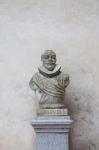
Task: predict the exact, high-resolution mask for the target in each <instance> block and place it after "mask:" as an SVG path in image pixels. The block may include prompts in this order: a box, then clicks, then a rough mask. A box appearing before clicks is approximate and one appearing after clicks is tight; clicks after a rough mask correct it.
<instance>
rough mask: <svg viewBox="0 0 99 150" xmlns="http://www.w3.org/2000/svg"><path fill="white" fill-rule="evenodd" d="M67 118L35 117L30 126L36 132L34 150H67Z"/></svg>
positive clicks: (68, 122) (70, 121)
mask: <svg viewBox="0 0 99 150" xmlns="http://www.w3.org/2000/svg"><path fill="white" fill-rule="evenodd" d="M71 124H72V120H71V119H70V117H69V116H37V117H36V118H33V120H32V125H33V127H34V129H35V132H36V150H69V130H70V127H71Z"/></svg>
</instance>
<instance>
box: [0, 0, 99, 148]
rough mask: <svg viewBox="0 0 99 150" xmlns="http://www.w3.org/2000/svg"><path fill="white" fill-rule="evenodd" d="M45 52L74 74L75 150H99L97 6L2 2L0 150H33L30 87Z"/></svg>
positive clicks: (60, 0)
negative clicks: (56, 58) (29, 84)
mask: <svg viewBox="0 0 99 150" xmlns="http://www.w3.org/2000/svg"><path fill="white" fill-rule="evenodd" d="M45 49H53V50H55V51H56V53H57V57H58V63H60V64H61V66H62V68H63V69H64V70H65V71H66V72H68V73H69V74H70V80H71V83H70V86H69V87H68V89H67V94H66V104H67V106H68V108H69V111H70V113H71V115H72V117H73V119H74V121H75V123H74V129H73V131H72V149H73V150H99V129H98V128H99V77H98V76H99V0H75V1H74V0H0V68H1V69H0V150H34V143H35V133H34V131H33V128H32V127H31V125H30V121H31V119H32V117H33V116H35V114H36V107H37V102H36V100H35V98H34V95H33V93H32V91H31V90H30V89H29V86H28V82H29V80H30V78H31V76H32V74H33V73H34V72H35V71H36V70H37V66H38V65H39V64H40V55H41V53H42V52H43V51H44V50H45Z"/></svg>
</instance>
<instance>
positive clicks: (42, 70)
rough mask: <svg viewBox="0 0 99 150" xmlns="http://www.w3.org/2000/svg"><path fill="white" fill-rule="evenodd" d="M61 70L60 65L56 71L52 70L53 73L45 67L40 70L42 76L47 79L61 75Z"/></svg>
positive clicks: (56, 67)
mask: <svg viewBox="0 0 99 150" xmlns="http://www.w3.org/2000/svg"><path fill="white" fill-rule="evenodd" d="M60 69H61V66H60V65H56V66H55V68H54V70H52V71H49V70H47V69H46V68H44V66H41V67H39V68H38V70H39V73H40V74H42V75H44V76H46V77H50V78H51V77H54V76H57V75H58V74H60V72H61V71H60Z"/></svg>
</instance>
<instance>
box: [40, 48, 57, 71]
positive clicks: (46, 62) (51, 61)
mask: <svg viewBox="0 0 99 150" xmlns="http://www.w3.org/2000/svg"><path fill="white" fill-rule="evenodd" d="M41 60H42V62H43V66H44V67H45V68H46V69H47V70H49V71H52V70H54V68H55V66H56V53H55V52H54V51H53V50H46V51H45V52H44V53H43V54H42V56H41Z"/></svg>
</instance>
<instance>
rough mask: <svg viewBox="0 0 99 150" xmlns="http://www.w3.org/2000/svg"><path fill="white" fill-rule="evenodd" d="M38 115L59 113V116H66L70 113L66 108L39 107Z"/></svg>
mask: <svg viewBox="0 0 99 150" xmlns="http://www.w3.org/2000/svg"><path fill="white" fill-rule="evenodd" d="M37 115H40V116H42V115H44V116H49V115H52V116H54V115H58V116H65V115H68V110H67V109H66V108H64V109H58V108H57V109H55V108H54V109H39V110H38V111H37Z"/></svg>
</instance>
